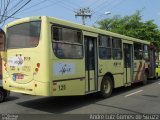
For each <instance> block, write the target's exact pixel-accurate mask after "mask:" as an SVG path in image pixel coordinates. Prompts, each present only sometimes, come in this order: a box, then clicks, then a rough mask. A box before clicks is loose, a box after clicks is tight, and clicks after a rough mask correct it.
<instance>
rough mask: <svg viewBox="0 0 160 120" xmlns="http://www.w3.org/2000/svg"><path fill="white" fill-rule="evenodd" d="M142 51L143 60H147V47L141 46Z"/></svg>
mask: <svg viewBox="0 0 160 120" xmlns="http://www.w3.org/2000/svg"><path fill="white" fill-rule="evenodd" d="M143 48H144V51H143V58H144V59H145V60H148V59H149V54H148V45H143Z"/></svg>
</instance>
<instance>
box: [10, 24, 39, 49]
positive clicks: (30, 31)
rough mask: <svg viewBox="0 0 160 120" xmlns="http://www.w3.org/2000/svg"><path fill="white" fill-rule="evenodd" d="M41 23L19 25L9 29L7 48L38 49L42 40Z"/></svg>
mask: <svg viewBox="0 0 160 120" xmlns="http://www.w3.org/2000/svg"><path fill="white" fill-rule="evenodd" d="M40 28H41V22H40V21H33V22H27V23H22V24H18V25H15V26H12V27H10V28H8V29H7V48H8V49H18V48H32V47H37V46H38V43H39V38H40Z"/></svg>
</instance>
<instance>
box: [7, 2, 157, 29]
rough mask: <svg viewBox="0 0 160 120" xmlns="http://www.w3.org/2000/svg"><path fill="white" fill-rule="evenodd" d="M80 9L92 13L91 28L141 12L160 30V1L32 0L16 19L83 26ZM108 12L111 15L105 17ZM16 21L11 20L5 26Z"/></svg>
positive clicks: (144, 19) (88, 22) (89, 21)
mask: <svg viewBox="0 0 160 120" xmlns="http://www.w3.org/2000/svg"><path fill="white" fill-rule="evenodd" d="M15 1H16V0H15ZM80 8H90V10H91V11H92V17H91V19H89V18H88V19H86V20H85V22H86V25H89V26H92V25H95V22H96V21H98V20H101V19H104V18H112V17H113V16H115V15H120V16H126V15H132V14H134V13H135V12H136V10H141V11H142V13H141V14H142V21H147V20H154V23H155V24H157V25H158V27H159V29H160V0H32V1H31V2H30V3H29V4H28V5H27V6H25V7H24V8H23V9H22V10H21V11H20V12H19V13H17V14H16V15H14V17H15V18H24V17H29V16H52V17H56V18H59V19H63V20H68V21H72V22H75V23H79V24H82V20H81V17H77V18H75V11H78V10H79V9H80ZM108 11H110V12H111V14H108V15H105V12H108ZM14 20H15V19H9V20H7V21H6V23H5V24H7V23H8V22H11V21H14Z"/></svg>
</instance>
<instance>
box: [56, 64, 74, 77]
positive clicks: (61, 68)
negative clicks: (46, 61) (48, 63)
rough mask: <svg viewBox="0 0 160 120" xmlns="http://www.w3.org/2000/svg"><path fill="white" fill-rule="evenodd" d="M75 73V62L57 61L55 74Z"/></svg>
mask: <svg viewBox="0 0 160 120" xmlns="http://www.w3.org/2000/svg"><path fill="white" fill-rule="evenodd" d="M74 73H75V64H73V63H55V64H54V74H55V75H69V74H74Z"/></svg>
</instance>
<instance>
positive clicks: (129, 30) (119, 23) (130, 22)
mask: <svg viewBox="0 0 160 120" xmlns="http://www.w3.org/2000/svg"><path fill="white" fill-rule="evenodd" d="M97 24H98V25H99V28H100V29H104V30H108V31H111V32H115V33H119V34H123V35H127V36H130V37H135V38H138V39H142V40H147V41H150V42H153V43H154V44H155V45H156V46H157V47H159V48H160V30H159V29H158V26H157V25H156V24H155V23H154V21H153V20H148V21H145V22H143V21H142V16H141V12H140V11H136V12H135V13H134V14H133V15H130V16H124V17H121V16H118V15H117V16H114V17H113V18H109V19H103V20H100V21H98V22H97Z"/></svg>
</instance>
